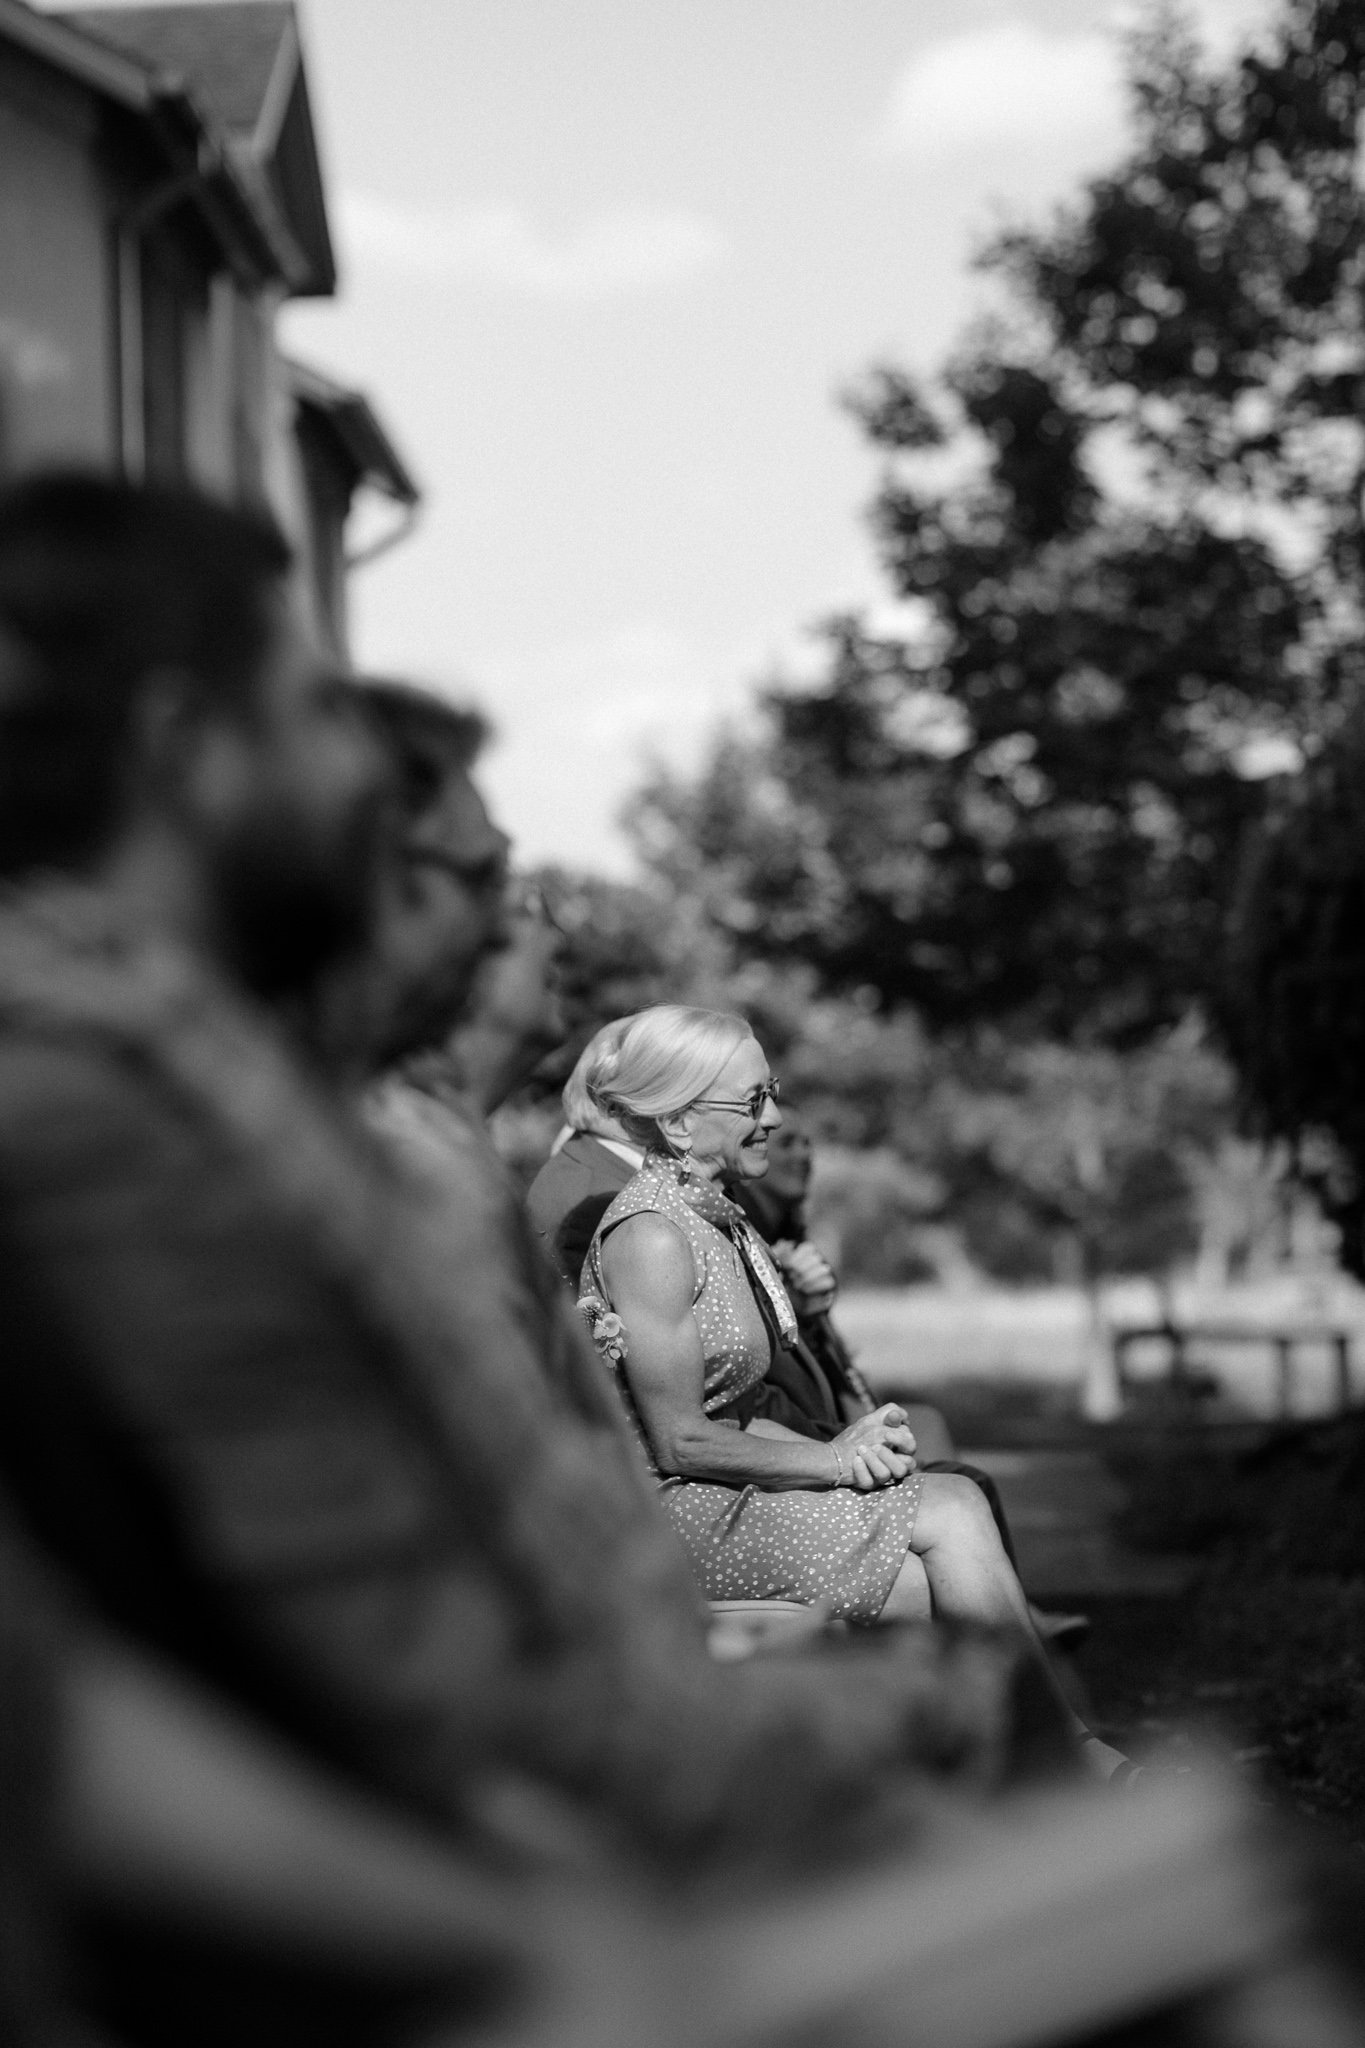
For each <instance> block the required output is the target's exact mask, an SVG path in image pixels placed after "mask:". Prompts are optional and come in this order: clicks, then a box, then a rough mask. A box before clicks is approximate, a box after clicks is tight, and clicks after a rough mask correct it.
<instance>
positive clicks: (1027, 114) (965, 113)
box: [873, 21, 1124, 161]
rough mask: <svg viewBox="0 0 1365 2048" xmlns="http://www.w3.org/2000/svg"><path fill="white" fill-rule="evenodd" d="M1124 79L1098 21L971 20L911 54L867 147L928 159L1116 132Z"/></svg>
mask: <svg viewBox="0 0 1365 2048" xmlns="http://www.w3.org/2000/svg"><path fill="white" fill-rule="evenodd" d="M1121 78H1122V66H1121V59H1120V52H1119V49H1118V45H1117V42H1116V40H1115V39H1114V38H1113V37H1111V36H1109V35H1107V34H1104V33H1102V32H1100V31H1098V30H1086V31H1083V32H1081V33H1079V34H1068V35H1062V34H1057V35H1049V34H1048V33H1046V32H1045V31H1044V30H1042V29H1039V28H1035V27H1033V26H1032V25H1031V24H1030V23H1028V22H1024V21H1000V22H995V23H992V24H990V25H989V26H986V27H982V28H975V29H969V30H967V31H965V33H963V34H962V35H957V36H952V37H950V38H949V39H948V40H946V41H944V42H939V43H934V44H931V45H930V47H929V48H928V49H925V50H921V51H919V52H918V54H917V55H916V56H914V57H913V58H912V59H911V60H910V62H909V64H907V65H906V67H905V69H904V71H902V73H901V75H900V77H899V78H898V79H897V81H896V84H895V87H894V88H893V91H892V94H891V100H890V104H889V106H888V107H887V109H886V111H885V113H884V115H883V116H882V119H881V121H880V123H879V124H878V126H877V129H876V131H875V134H874V137H873V142H874V146H875V147H876V148H877V149H878V150H880V151H882V152H884V153H886V154H889V155H895V156H906V157H913V158H916V159H919V160H920V161H926V160H928V159H931V158H942V157H946V156H959V155H964V154H966V153H968V152H970V151H974V150H981V149H990V148H992V147H996V146H1000V145H1004V146H1014V147H1017V146H1018V145H1020V144H1021V143H1022V144H1032V145H1035V146H1037V147H1040V148H1050V147H1053V146H1055V145H1056V144H1057V143H1058V142H1059V141H1062V140H1069V141H1076V140H1082V139H1084V138H1086V137H1089V136H1094V137H1096V139H1100V138H1113V139H1117V138H1118V137H1119V136H1121V134H1122V132H1123V118H1124V102H1123V91H1122V84H1121Z"/></svg>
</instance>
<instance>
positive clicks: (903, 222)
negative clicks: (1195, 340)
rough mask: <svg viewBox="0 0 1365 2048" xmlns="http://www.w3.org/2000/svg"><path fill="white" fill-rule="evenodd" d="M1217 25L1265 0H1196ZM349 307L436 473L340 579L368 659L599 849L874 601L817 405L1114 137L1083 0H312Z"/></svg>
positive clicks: (551, 822) (513, 814)
mask: <svg viewBox="0 0 1365 2048" xmlns="http://www.w3.org/2000/svg"><path fill="white" fill-rule="evenodd" d="M1198 11H1199V13H1200V16H1201V19H1202V20H1203V21H1204V22H1205V23H1206V24H1207V25H1208V27H1209V28H1210V30H1211V31H1212V33H1213V34H1215V35H1216V36H1217V37H1218V38H1219V40H1220V41H1226V40H1227V39H1228V38H1229V37H1231V36H1236V35H1237V34H1238V32H1239V31H1240V30H1241V28H1242V27H1243V26H1244V25H1245V24H1247V23H1249V22H1250V21H1252V20H1254V19H1255V18H1256V16H1257V15H1258V14H1259V12H1260V11H1261V0H1203V4H1201V5H1200V7H1199V10H1198ZM302 13H303V22H304V30H305V36H306V43H307V55H308V63H309V69H310V76H311V79H312V83H313V88H314V98H315V102H316V107H317V112H318V117H319V126H320V129H321V137H322V145H323V150H324V158H325V164H326V169H327V173H328V177H329V184H330V190H331V194H332V205H333V218H334V226H335V230H336V235H337V240H338V244H339V248H340V252H341V257H342V263H343V280H342V290H341V294H340V296H339V298H338V299H337V300H336V301H335V302H334V303H324V304H319V305H317V306H301V307H298V308H294V309H292V310H291V311H290V312H289V313H288V315H287V316H286V337H287V340H288V342H289V344H290V346H291V347H293V348H294V349H295V350H297V351H298V352H300V353H303V354H306V355H308V356H309V357H311V358H312V359H314V360H315V361H316V362H317V363H318V364H319V365H321V366H322V367H324V368H326V369H329V370H331V371H333V372H334V373H337V374H339V375H341V376H342V377H344V378H347V379H353V380H355V381H357V382H359V383H362V384H363V385H364V386H365V387H366V388H367V389H368V391H369V392H370V394H371V396H372V397H373V399H374V400H375V402H376V404H377V405H378V406H379V408H380V410H381V413H382V415H383V417H384V418H385V420H386V421H387V423H388V425H389V427H390V429H391V431H392V433H393V435H394V437H395V439H396V440H397V442H398V444H399V445H400V447H401V448H402V450H403V452H404V454H405V455H406V456H407V458H408V460H409V461H410V463H411V465H412V467H413V468H414V470H415V471H416V472H417V474H418V475H419V477H420V479H421V481H422V483H423V485H424V487H425V489H426V492H427V502H426V507H425V511H424V516H423V519H422V523H421V526H420V528H419V530H418V532H417V533H416V534H415V535H414V537H413V538H412V539H411V540H409V541H408V542H407V543H406V544H405V545H404V546H403V547H402V548H400V549H398V550H397V551H395V552H394V553H393V554H392V555H390V556H388V557H387V558H386V559H385V560H383V561H381V562H378V563H376V564H375V565H374V566H373V567H371V568H368V569H365V570H362V571H360V572H359V574H358V576H357V579H356V616H357V628H358V633H357V638H358V653H359V656H360V658H361V659H362V660H363V661H364V662H366V663H368V664H370V665H374V666H379V667H383V668H386V669H389V670H396V671H399V672H403V673H409V674H412V675H415V676H418V677H421V678H423V679H426V680H428V681H430V682H431V683H433V684H436V685H438V686H440V687H443V688H447V689H451V690H456V691H461V692H464V693H467V694H472V695H474V696H476V697H478V698H479V699H480V700H482V701H483V702H484V703H485V704H486V705H487V707H488V708H489V709H490V711H491V712H492V713H493V715H494V718H495V720H496V722H497V725H498V727H499V731H500V735H501V737H500V740H499V744H498V746H497V748H496V750H495V752H494V753H493V755H492V756H491V757H490V759H489V761H488V763H487V767H486V771H485V780H486V782H487V784H488V785H489V787H490V789H491V790H492V792H493V794H494V796H495V798H496V801H497V804H498V808H499V810H500V812H501V813H502V815H503V817H504V819H505V821H506V822H507V823H508V825H509V826H510V827H511V828H512V829H513V830H514V831H515V833H516V835H517V837H518V841H519V843H520V846H521V849H522V852H523V854H524V856H525V857H527V858H541V857H557V858H563V859H566V860H570V861H576V862H582V863H588V864H594V865H598V866H608V867H617V868H619V867H621V865H622V864H623V862H624V860H625V854H624V849H623V844H622V842H621V840H620V838H619V835H618V834H617V833H616V830H615V826H614V822H613V821H614V816H615V813H616V811H617V809H618V808H619V805H620V803H621V800H622V798H623V796H624V795H625V794H626V793H627V792H628V791H629V789H630V788H631V787H632V785H633V784H634V783H635V782H636V781H638V779H639V776H640V773H641V763H642V761H643V760H644V759H645V757H646V756H647V755H648V754H649V753H650V752H653V753H654V754H656V755H660V756H662V757H664V758H666V759H669V760H672V761H675V762H678V763H686V762H688V761H690V760H693V759H695V758H696V756H697V753H698V750H699V747H700V745H701V742H702V738H703V736H704V734H705V733H706V732H707V730H708V729H709V728H710V727H711V726H713V725H714V723H715V721H716V720H717V719H719V718H722V717H725V716H736V715H741V716H742V714H743V711H744V707H745V704H746V701H747V699H748V696H749V693H750V690H751V687H752V685H753V683H754V682H755V681H756V680H759V679H761V678H762V677H763V676H764V675H765V674H770V673H772V672H773V670H774V669H775V668H776V667H778V666H780V665H784V664H789V663H791V662H793V661H797V660H799V659H800V655H801V651H802V646H803V629H805V628H806V627H808V626H809V624H810V622H811V621H813V620H815V619H818V618H819V617H820V616H821V615H822V614H825V613H827V612H829V611H830V610H832V609H834V608H836V607H839V606H844V605H848V604H852V603H863V602H871V601H875V600H877V599H878V598H882V597H884V595H885V593H884V589H883V586H882V584H881V582H880V580H879V577H878V573H877V567H876V563H875V560H874V558H873V553H872V549H871V546H870V543H869V541H868V539H867V537H866V535H865V532H864V527H863V522H862V516H861V515H862V508H863V506H864V505H865V504H866V502H867V499H868V497H869V495H870V493H871V491H872V489H873V486H874V484H875V478H876V470H875V463H874V461H873V459H872V457H871V455H870V454H869V452H868V451H867V450H866V449H865V448H864V447H863V446H862V445H861V444H860V441H859V438H858V435H857V433H856V431H855V430H854V428H853V426H852V424H851V422H850V421H849V420H848V419H847V418H846V417H845V416H844V415H843V414H841V413H840V411H839V410H838V408H837V405H836V402H835V401H836V395H837V393H838V391H839V389H840V388H841V387H842V386H844V385H846V384H847V383H848V381H849V380H850V379H851V378H853V377H854V376H855V375H856V374H857V373H858V372H859V370H860V369H861V368H863V367H864V366H865V365H866V364H868V363H869V361H871V360H873V359H875V358H894V359H899V360H901V361H904V362H907V363H909V364H911V365H915V366H918V367H921V368H929V367H931V366H933V365H934V364H935V362H936V361H938V360H939V359H940V357H941V356H942V353H943V351H944V350H945V348H946V347H947V346H948V344H949V343H950V342H951V340H952V338H953V336H954V334H955V333H956V332H957V331H958V329H959V328H960V326H961V323H962V321H963V318H964V316H965V315H966V313H967V312H968V310H969V309H970V306H971V304H972V300H973V295H974V294H975V293H979V291H980V289H981V287H980V285H979V284H976V283H974V281H973V280H972V278H971V275H970V271H969V267H968V266H969V258H970V253H971V250H972V248H973V245H974V243H975V242H976V241H977V240H978V239H979V237H980V234H981V232H982V231H983V229H985V228H986V227H987V226H989V224H990V222H991V221H992V220H993V219H994V218H996V217H998V212H999V209H1000V208H1001V207H1002V206H1003V207H1004V208H1006V209H1008V210H1009V211H1011V212H1013V213H1016V214H1020V213H1022V214H1033V215H1036V214H1037V213H1038V212H1039V211H1040V209H1045V208H1046V207H1047V206H1048V205H1049V204H1050V203H1052V202H1053V201H1054V200H1055V199H1056V198H1058V197H1060V196H1062V195H1063V194H1065V193H1066V192H1067V191H1068V190H1069V189H1071V188H1074V186H1075V185H1076V182H1077V181H1078V179H1080V178H1081V177H1082V176H1083V175H1084V174H1085V173H1086V172H1087V171H1090V170H1094V169H1097V168H1099V167H1101V166H1102V165H1103V164H1104V163H1105V162H1106V161H1108V160H1110V159H1111V158H1112V157H1113V156H1114V154H1115V153H1116V151H1117V149H1118V148H1119V147H1121V143H1122V133H1123V130H1122V101H1121V95H1120V93H1119V90H1118V85H1117V76H1116V71H1117V67H1116V56H1115V44H1114V39H1113V31H1114V26H1115V22H1116V18H1117V17H1116V15H1115V11H1114V8H1113V7H1112V6H1110V5H1105V4H1091V0H1005V4H1002V0H383V4H382V5H381V4H378V0H304V4H303V7H302Z"/></svg>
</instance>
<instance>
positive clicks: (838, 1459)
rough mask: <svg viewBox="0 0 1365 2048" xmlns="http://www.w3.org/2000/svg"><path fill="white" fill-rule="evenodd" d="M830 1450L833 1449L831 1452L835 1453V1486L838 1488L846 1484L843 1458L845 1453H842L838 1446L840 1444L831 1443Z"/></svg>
mask: <svg viewBox="0 0 1365 2048" xmlns="http://www.w3.org/2000/svg"><path fill="white" fill-rule="evenodd" d="M830 1449H831V1450H832V1451H833V1453H834V1473H835V1478H834V1484H835V1485H836V1486H842V1485H843V1483H844V1458H843V1452H842V1451H841V1450H840V1449H839V1446H838V1444H836V1443H834V1442H833V1441H831V1443H830Z"/></svg>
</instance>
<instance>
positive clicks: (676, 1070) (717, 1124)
mask: <svg viewBox="0 0 1365 2048" xmlns="http://www.w3.org/2000/svg"><path fill="white" fill-rule="evenodd" d="M589 1092H590V1094H591V1096H592V1099H593V1100H594V1101H595V1102H596V1103H598V1105H599V1106H600V1107H601V1108H603V1109H605V1110H606V1112H607V1113H608V1115H610V1116H614V1117H615V1118H617V1120H618V1121H619V1122H620V1123H621V1124H622V1125H623V1126H624V1128H625V1131H626V1134H627V1136H628V1137H631V1138H633V1140H634V1141H635V1143H637V1144H645V1145H651V1146H656V1147H662V1148H663V1149H665V1150H667V1151H669V1152H672V1153H673V1154H674V1155H675V1156H677V1157H679V1158H683V1159H686V1160H687V1161H688V1163H689V1164H690V1165H691V1166H693V1167H694V1168H695V1169H696V1170H697V1171H698V1172H699V1173H701V1174H703V1175H705V1176H706V1177H707V1178H708V1179H714V1178H716V1177H718V1176H722V1175H726V1176H733V1177H734V1178H736V1179H743V1180H749V1179H758V1178H759V1177H760V1176H761V1175H763V1174H765V1173H766V1172H767V1170H768V1133H769V1132H770V1131H772V1130H775V1129H777V1127H778V1126H779V1125H780V1124H781V1122H782V1118H781V1115H780V1113H779V1111H778V1108H777V1102H776V1095H777V1085H776V1083H775V1082H774V1080H773V1077H772V1071H771V1069H770V1068H769V1065H768V1061H767V1056H766V1055H765V1053H764V1051H763V1048H762V1046H761V1045H760V1044H759V1042H758V1040H757V1039H756V1038H755V1037H754V1035H753V1033H752V1031H751V1030H750V1029H749V1026H748V1025H747V1024H746V1023H745V1021H744V1019H743V1018H742V1017H737V1016H734V1015H733V1014H732V1013H731V1012H729V1011H725V1010H699V1009H691V1008H687V1007H685V1006H683V1005H681V1004H676V1003H659V1004H656V1005H655V1006H654V1007H653V1008H651V1009H648V1010H641V1011H639V1012H638V1013H637V1014H636V1015H635V1016H634V1017H633V1018H631V1019H630V1020H629V1022H628V1024H627V1025H626V1028H625V1029H624V1031H623V1032H622V1033H621V1036H620V1039H619V1040H618V1042H617V1045H616V1048H615V1051H614V1052H610V1051H609V1052H607V1053H605V1054H604V1055H603V1057H602V1059H601V1061H600V1065H599V1070H598V1078H597V1079H596V1081H595V1082H594V1083H593V1084H592V1086H591V1088H590V1091H589Z"/></svg>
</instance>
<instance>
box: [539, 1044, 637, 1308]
mask: <svg viewBox="0 0 1365 2048" xmlns="http://www.w3.org/2000/svg"><path fill="white" fill-rule="evenodd" d="M634 1021H635V1019H634V1017H633V1016H631V1017H618V1018H616V1019H615V1020H614V1021H613V1022H612V1023H610V1024H604V1025H603V1026H602V1028H601V1030H600V1031H597V1032H595V1033H594V1034H593V1036H592V1037H591V1038H590V1039H589V1040H588V1043H587V1044H586V1045H585V1046H584V1048H583V1050H582V1052H581V1053H580V1054H579V1055H578V1059H577V1061H576V1062H575V1064H574V1070H573V1072H572V1073H571V1074H570V1076H569V1078H568V1080H567V1081H566V1082H565V1083H564V1092H563V1095H562V1097H561V1098H560V1099H561V1101H562V1102H563V1104H564V1128H563V1129H562V1130H561V1131H560V1133H559V1136H558V1137H557V1138H556V1139H555V1143H554V1150H553V1151H552V1152H551V1154H550V1156H549V1158H548V1159H547V1160H546V1162H545V1164H544V1166H542V1167H541V1169H540V1172H539V1173H538V1174H537V1175H536V1177H535V1179H534V1180H533V1181H532V1182H531V1186H530V1190H529V1192H528V1194H527V1197H526V1208H527V1213H528V1214H529V1216H530V1218H531V1223H532V1226H533V1228H534V1230H535V1233H536V1235H537V1237H538V1238H539V1239H540V1241H541V1243H542V1244H543V1245H544V1247H545V1250H546V1252H547V1253H548V1254H549V1257H550V1260H551V1263H552V1264H553V1266H554V1267H555V1270H556V1271H557V1272H558V1273H559V1274H560V1275H561V1276H562V1278H564V1279H565V1280H567V1281H568V1283H569V1285H570V1286H571V1287H572V1288H573V1289H574V1290H575V1292H577V1289H578V1276H579V1274H580V1273H581V1272H582V1270H583V1261H584V1259H586V1257H587V1256H588V1247H589V1245H590V1244H591V1243H592V1240H593V1232H594V1231H595V1230H596V1228H597V1226H598V1224H599V1223H600V1222H601V1221H602V1218H603V1216H605V1214H606V1212H607V1208H608V1206H609V1205H610V1203H611V1201H612V1199H613V1197H614V1196H616V1195H618V1194H619V1193H620V1192H621V1189H622V1188H623V1187H624V1186H625V1184H626V1182H627V1181H628V1180H629V1179H630V1178H631V1177H632V1175H633V1174H636V1173H638V1172H639V1170H640V1168H641V1167H642V1166H643V1164H644V1158H645V1155H644V1150H643V1148H642V1147H641V1146H639V1145H635V1144H632V1142H631V1140H630V1138H629V1137H628V1136H627V1134H626V1132H625V1130H624V1129H623V1128H622V1126H621V1125H620V1124H619V1123H618V1122H617V1121H616V1119H615V1117H612V1116H609V1115H608V1114H607V1112H606V1111H605V1110H604V1109H602V1108H601V1107H600V1106H599V1104H598V1103H596V1102H595V1101H594V1100H593V1097H592V1092H591V1083H592V1079H593V1077H594V1075H595V1074H596V1072H597V1068H598V1064H599V1062H600V1061H602V1060H604V1059H610V1058H614V1057H615V1053H616V1048H617V1046H618V1045H619V1044H620V1041H621V1034H622V1033H623V1032H624V1031H625V1030H626V1028H627V1026H628V1025H630V1024H633V1023H634Z"/></svg>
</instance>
